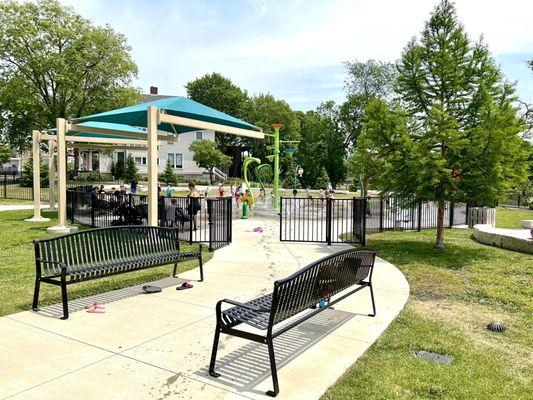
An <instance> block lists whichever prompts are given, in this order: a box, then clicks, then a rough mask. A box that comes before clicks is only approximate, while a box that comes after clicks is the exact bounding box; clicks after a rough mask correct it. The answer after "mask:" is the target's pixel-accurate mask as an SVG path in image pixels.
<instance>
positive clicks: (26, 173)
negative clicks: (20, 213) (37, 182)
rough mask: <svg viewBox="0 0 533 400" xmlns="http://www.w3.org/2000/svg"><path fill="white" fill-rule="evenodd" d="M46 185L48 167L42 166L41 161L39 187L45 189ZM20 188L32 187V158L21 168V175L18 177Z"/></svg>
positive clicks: (47, 182)
mask: <svg viewBox="0 0 533 400" xmlns="http://www.w3.org/2000/svg"><path fill="white" fill-rule="evenodd" d="M48 184H49V181H48V165H47V164H43V163H42V161H41V187H42V188H47V187H48ZM20 186H22V187H32V186H33V156H30V158H29V159H28V161H26V162H25V163H24V166H23V167H22V174H21V175H20Z"/></svg>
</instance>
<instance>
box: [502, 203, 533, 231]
mask: <svg viewBox="0 0 533 400" xmlns="http://www.w3.org/2000/svg"><path fill="white" fill-rule="evenodd" d="M523 219H533V211H532V210H526V209H522V208H521V209H518V208H503V207H498V209H497V210H496V227H498V228H513V229H518V228H520V221H521V220H523Z"/></svg>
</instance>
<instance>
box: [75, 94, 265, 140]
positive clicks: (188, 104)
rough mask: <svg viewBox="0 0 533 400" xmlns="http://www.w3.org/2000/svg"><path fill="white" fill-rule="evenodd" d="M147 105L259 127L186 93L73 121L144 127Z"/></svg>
mask: <svg viewBox="0 0 533 400" xmlns="http://www.w3.org/2000/svg"><path fill="white" fill-rule="evenodd" d="M149 106H155V107H157V108H158V109H160V110H164V111H165V113H167V114H169V115H174V116H177V117H183V118H189V119H193V120H198V121H203V122H210V123H213V124H218V125H223V126H228V127H233V128H240V129H245V130H249V131H256V132H257V131H261V129H259V128H258V127H256V126H254V125H252V124H249V123H248V122H245V121H243V120H240V119H238V118H235V117H232V116H231V115H228V114H225V113H223V112H220V111H217V110H215V109H213V108H211V107H207V106H205V105H203V104H201V103H198V102H196V101H194V100H191V99H187V98H185V97H181V96H178V97H169V98H166V99H160V100H155V101H150V102H148V103H142V104H137V105H134V106H129V107H124V108H118V109H116V110H111V111H106V112H103V113H99V114H93V115H88V116H85V117H81V118H78V119H76V120H73V121H72V122H73V123H76V124H79V123H81V122H89V121H90V122H107V123H112V124H124V125H129V126H131V127H143V128H146V127H147V110H148V107H149ZM157 129H159V130H162V131H166V132H170V133H174V132H175V131H176V132H177V133H184V132H191V131H197V130H199V129H201V128H194V127H190V126H182V125H171V124H168V123H161V124H159V125H158V127H157Z"/></svg>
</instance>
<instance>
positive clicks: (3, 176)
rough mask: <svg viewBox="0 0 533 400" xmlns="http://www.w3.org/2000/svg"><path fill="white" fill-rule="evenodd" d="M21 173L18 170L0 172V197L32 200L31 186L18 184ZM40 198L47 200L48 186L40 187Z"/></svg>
mask: <svg viewBox="0 0 533 400" xmlns="http://www.w3.org/2000/svg"><path fill="white" fill-rule="evenodd" d="M21 178H22V174H21V173H20V172H19V171H2V172H0V198H3V199H13V200H30V201H31V200H33V187H23V186H21V185H20V183H21ZM41 200H42V201H49V200H50V197H49V192H48V188H42V189H41Z"/></svg>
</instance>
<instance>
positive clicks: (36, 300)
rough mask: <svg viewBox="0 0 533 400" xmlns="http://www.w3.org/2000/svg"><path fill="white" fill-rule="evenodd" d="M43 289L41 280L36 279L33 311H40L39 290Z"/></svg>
mask: <svg viewBox="0 0 533 400" xmlns="http://www.w3.org/2000/svg"><path fill="white" fill-rule="evenodd" d="M40 288H41V280H40V279H39V278H38V277H37V278H35V289H34V290H33V303H32V306H31V308H32V309H33V311H37V310H39V289H40Z"/></svg>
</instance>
